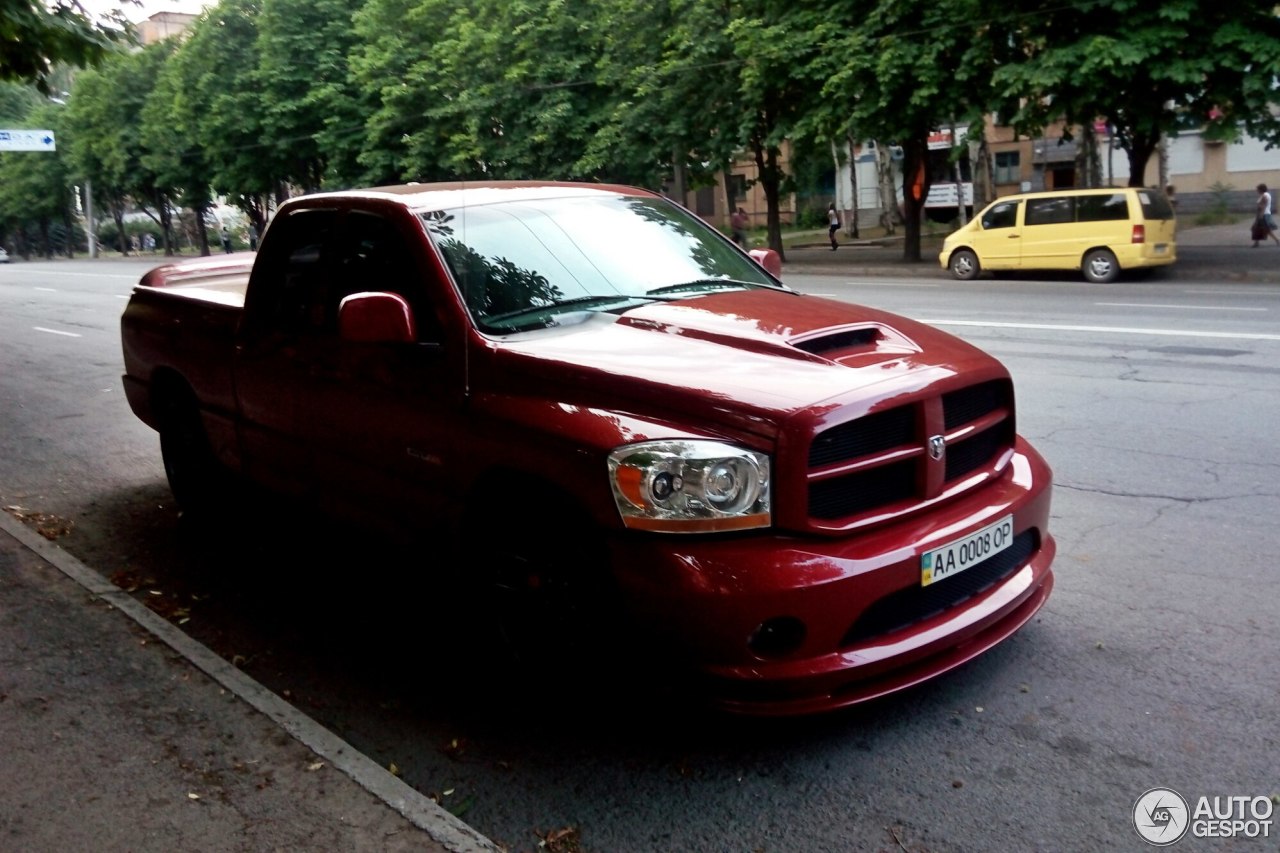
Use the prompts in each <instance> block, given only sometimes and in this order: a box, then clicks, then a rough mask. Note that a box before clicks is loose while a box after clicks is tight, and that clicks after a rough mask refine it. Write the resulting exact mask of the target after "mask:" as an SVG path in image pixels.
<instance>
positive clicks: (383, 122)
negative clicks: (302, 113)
mask: <svg viewBox="0 0 1280 853" xmlns="http://www.w3.org/2000/svg"><path fill="white" fill-rule="evenodd" d="M432 12H433V8H432V7H429V6H428V5H426V4H423V3H422V2H421V0H367V2H365V4H364V6H363V7H362V8H361V9H360V11H358V12H356V14H355V15H354V16H353V18H352V22H353V27H354V29H355V33H356V36H357V44H356V46H355V47H354V49H353V51H352V53H351V56H350V75H351V81H352V83H353V85H354V87H355V97H356V99H357V101H358V103H359V105H360V106H359V109H360V111H361V113H362V115H364V116H365V119H364V132H363V134H362V141H361V142H359V143H358V144H355V145H351V146H350V149H351V150H353V151H354V152H355V155H354V156H355V160H356V162H357V163H358V164H359V166H360V179H361V181H363V182H365V183H368V184H375V185H381V184H392V183H396V182H398V181H402V180H405V179H408V178H412V179H413V180H423V181H429V180H435V179H438V178H443V177H446V173H445V172H444V171H443V170H441V169H440V168H438V167H437V168H435V169H431V170H415V169H414V167H413V166H411V164H410V158H409V153H408V152H409V145H410V143H413V142H414V141H415V137H417V136H427V135H430V134H431V130H430V127H429V126H428V125H427V124H426V123H425V122H423V120H422V111H423V109H424V108H425V107H426V106H427V105H426V104H425V103H423V102H422V101H421V100H419V99H420V98H421V97H422V93H421V86H420V85H411V84H410V79H411V77H412V78H415V79H416V78H417V77H419V76H423V75H429V74H431V73H432V72H431V69H430V64H429V63H428V62H427V55H428V53H429V52H430V49H431V41H430V39H427V38H423V37H422V36H421V35H420V33H421V32H432V31H433V29H432V28H429V29H425V30H424V29H423V27H424V26H425V25H426V24H427V23H428V22H429V21H430V20H431V18H432ZM438 13H439V14H440V15H446V14H448V12H447V10H446V9H445V8H444V7H443V6H441V7H440V8H439V10H438Z"/></svg>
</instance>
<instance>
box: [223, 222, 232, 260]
mask: <svg viewBox="0 0 1280 853" xmlns="http://www.w3.org/2000/svg"><path fill="white" fill-rule="evenodd" d="M222 251H224V252H226V253H227V254H228V255H229V254H231V232H230V231H228V230H227V226H225V225H223V226H222Z"/></svg>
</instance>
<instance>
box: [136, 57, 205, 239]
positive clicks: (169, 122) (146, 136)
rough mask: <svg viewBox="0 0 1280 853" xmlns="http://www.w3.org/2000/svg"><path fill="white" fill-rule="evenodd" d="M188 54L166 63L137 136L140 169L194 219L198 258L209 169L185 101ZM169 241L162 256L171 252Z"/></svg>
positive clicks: (189, 104) (196, 122) (192, 109)
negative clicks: (141, 166)
mask: <svg viewBox="0 0 1280 853" xmlns="http://www.w3.org/2000/svg"><path fill="white" fill-rule="evenodd" d="M187 61H189V60H188V58H187V54H185V53H184V52H183V51H181V50H178V51H177V52H175V53H174V54H173V55H171V56H170V57H169V58H168V60H167V61H166V62H165V63H164V67H163V68H162V69H161V70H160V72H159V74H158V76H157V77H156V81H155V86H154V87H153V88H152V90H151V92H150V93H149V94H148V95H147V99H146V102H145V103H144V104H143V106H142V114H141V122H142V123H141V127H140V128H139V131H138V133H139V136H140V138H141V140H142V148H143V154H142V163H143V165H144V166H145V168H146V169H147V170H148V171H149V172H150V173H151V174H152V175H153V176H154V179H155V182H156V184H157V186H162V187H166V188H168V190H169V192H170V194H171V195H172V197H173V198H174V200H175V201H177V202H178V203H179V204H181V205H182V206H183V207H185V208H187V209H188V210H190V211H192V213H193V214H194V219H193V225H194V227H195V233H194V235H191V236H192V242H194V243H195V244H196V245H197V246H198V247H199V248H200V254H202V255H208V254H209V233H208V227H207V222H206V218H207V216H208V213H209V209H210V207H211V206H212V204H213V193H212V191H211V189H210V187H209V175H210V172H211V166H210V165H209V162H208V159H207V157H206V155H205V147H204V146H203V145H202V144H200V134H199V120H200V115H199V114H198V113H197V111H196V105H195V104H193V103H192V99H191V98H190V97H188V93H187V91H186V88H185V86H184V85H183V81H184V80H185V79H186V75H187V70H186V68H185V63H186V62H187ZM173 248H174V247H173V246H172V244H170V243H169V242H168V240H167V235H166V245H165V246H164V250H165V254H166V255H167V254H170V253H171V252H172V251H173Z"/></svg>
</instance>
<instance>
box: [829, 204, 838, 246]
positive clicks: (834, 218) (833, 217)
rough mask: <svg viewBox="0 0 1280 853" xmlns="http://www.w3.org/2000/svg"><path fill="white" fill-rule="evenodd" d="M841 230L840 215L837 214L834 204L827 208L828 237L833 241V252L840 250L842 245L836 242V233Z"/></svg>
mask: <svg viewBox="0 0 1280 853" xmlns="http://www.w3.org/2000/svg"><path fill="white" fill-rule="evenodd" d="M839 230H840V214H839V213H836V204H835V202H832V203H831V204H830V205H829V206H828V207H827V237H829V238H830V239H831V251H833V252H834V251H835V250H836V249H838V248H840V244H839V243H837V242H836V232H837V231H839Z"/></svg>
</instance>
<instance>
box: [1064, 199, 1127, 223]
mask: <svg viewBox="0 0 1280 853" xmlns="http://www.w3.org/2000/svg"><path fill="white" fill-rule="evenodd" d="M1076 218H1077V219H1078V220H1079V221H1080V222H1107V221H1111V220H1116V219H1128V218H1129V202H1128V199H1126V198H1125V195H1124V193H1112V194H1111V195H1082V196H1080V197H1079V198H1077V199H1076Z"/></svg>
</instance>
